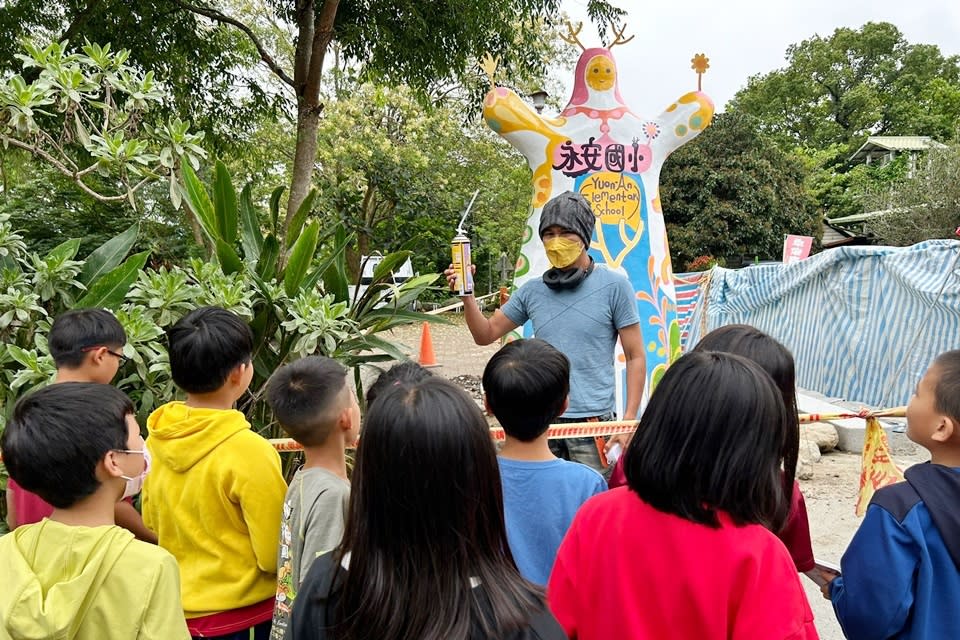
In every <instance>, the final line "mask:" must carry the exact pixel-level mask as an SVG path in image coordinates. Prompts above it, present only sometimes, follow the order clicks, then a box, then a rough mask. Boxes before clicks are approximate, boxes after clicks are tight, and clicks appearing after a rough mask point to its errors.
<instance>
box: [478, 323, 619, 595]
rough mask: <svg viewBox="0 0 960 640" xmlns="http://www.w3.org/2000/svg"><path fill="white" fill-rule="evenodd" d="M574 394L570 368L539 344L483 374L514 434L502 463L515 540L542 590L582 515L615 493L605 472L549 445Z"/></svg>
mask: <svg viewBox="0 0 960 640" xmlns="http://www.w3.org/2000/svg"><path fill="white" fill-rule="evenodd" d="M569 390H570V361H569V360H568V359H567V357H566V356H565V355H563V354H562V353H561V352H560V351H558V350H557V349H556V348H554V347H553V346H551V345H550V344H549V343H547V342H544V341H543V340H538V339H536V338H532V339H529V340H514V341H513V342H509V343H507V344H506V345H504V346H503V347H502V348H501V349H500V350H499V351H497V352H496V353H495V354H493V357H491V358H490V361H489V362H488V363H487V366H486V368H485V369H484V371H483V391H484V401H485V403H486V406H487V409H488V410H489V411H490V412H491V413H493V415H494V416H496V418H497V421H498V422H499V423H500V426H502V427H503V430H504V433H505V434H506V442H505V443H504V445H503V448H502V449H501V450H500V454H499V456H498V458H497V461H498V462H499V464H500V476H501V479H502V482H503V505H504V515H505V518H506V523H507V539H508V540H509V541H510V550H511V551H512V552H513V557H514V559H515V560H516V562H517V567H518V568H519V569H520V574H521V575H522V576H523V577H525V578H526V579H528V580H530V581H531V582H535V583H536V584H539V585H545V584H546V583H547V579H548V578H549V577H550V569H551V567H553V560H554V558H555V557H556V555H557V549H558V548H559V546H560V541H561V540H563V536H564V534H565V533H566V532H567V529H568V528H569V527H570V523H571V522H572V521H573V516H574V515H575V514H576V512H577V509H579V508H580V505H582V504H583V503H584V502H586V500H587V499H588V498H590V497H591V496H594V495H596V494H598V493H600V492H602V491H604V490H605V489H606V488H607V486H606V482H604V480H603V477H602V476H601V475H600V474H599V473H597V472H596V471H594V470H593V469H591V468H590V467H588V466H586V465H583V464H579V463H576V462H570V461H568V460H561V459H560V458H557V457H556V456H554V455H553V453H552V452H551V451H550V447H549V446H548V445H547V428H548V427H549V426H550V424H551V423H552V422H553V421H554V419H555V418H556V417H557V416H559V415H561V414H562V413H563V412H564V411H565V410H566V408H567V402H568V400H567V394H568V392H569Z"/></svg>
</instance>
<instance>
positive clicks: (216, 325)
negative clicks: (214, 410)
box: [167, 307, 253, 393]
mask: <svg viewBox="0 0 960 640" xmlns="http://www.w3.org/2000/svg"><path fill="white" fill-rule="evenodd" d="M167 343H168V350H169V353H170V373H171V375H172V377H173V381H174V383H176V385H177V386H178V387H180V388H181V389H183V390H184V391H186V392H187V393H210V392H211V391H216V390H217V389H219V388H220V387H222V386H223V384H224V383H225V382H226V381H227V376H229V375H230V372H231V371H233V370H234V369H235V368H236V367H237V366H238V365H241V364H246V363H248V362H250V356H251V354H252V353H253V333H252V332H251V331H250V327H248V326H247V323H246V322H244V321H243V319H241V318H240V316H238V315H237V314H235V313H232V312H230V311H227V310H226V309H221V308H220V307H200V308H199V309H196V310H194V311H191V312H190V313H188V314H187V315H185V316H184V317H182V318H180V320H178V321H177V323H176V324H175V325H173V326H172V327H170V328H169V329H168V330H167Z"/></svg>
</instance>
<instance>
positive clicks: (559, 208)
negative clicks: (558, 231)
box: [540, 191, 597, 248]
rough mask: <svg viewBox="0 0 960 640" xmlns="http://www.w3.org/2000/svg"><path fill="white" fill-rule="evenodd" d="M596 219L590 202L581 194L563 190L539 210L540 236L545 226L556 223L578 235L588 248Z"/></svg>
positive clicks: (545, 228)
mask: <svg viewBox="0 0 960 640" xmlns="http://www.w3.org/2000/svg"><path fill="white" fill-rule="evenodd" d="M596 220H597V219H596V216H594V214H593V210H592V209H591V208H590V203H588V202H587V201H586V199H585V198H584V197H583V196H581V195H580V194H579V193H574V192H573V191H564V192H563V193H561V194H560V195H558V196H556V197H555V198H553V199H552V200H550V202H548V203H547V204H546V206H544V207H543V211H541V212H540V237H541V238H542V237H543V232H544V231H546V230H547V227H552V226H553V225H557V226H560V227H563V228H564V229H569V230H570V231H572V232H574V233H575V234H577V235H578V236H580V239H581V240H583V246H584V247H587V248H590V238H591V237H592V236H593V227H594V225H595V224H596Z"/></svg>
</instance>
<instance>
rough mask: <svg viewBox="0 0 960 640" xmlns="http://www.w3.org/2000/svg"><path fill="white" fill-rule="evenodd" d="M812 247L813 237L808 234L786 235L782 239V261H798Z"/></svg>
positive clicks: (787, 262)
mask: <svg viewBox="0 0 960 640" xmlns="http://www.w3.org/2000/svg"><path fill="white" fill-rule="evenodd" d="M811 247H813V238H812V237H810V236H792V235H788V236H787V237H785V238H784V239H783V262H784V263H785V264H790V263H791V262H800V261H801V260H803V259H804V258H806V257H807V256H809V255H810V249H811Z"/></svg>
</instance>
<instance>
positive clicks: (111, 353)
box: [7, 309, 157, 544]
mask: <svg viewBox="0 0 960 640" xmlns="http://www.w3.org/2000/svg"><path fill="white" fill-rule="evenodd" d="M126 342H127V334H126V332H124V330H123V326H121V324H120V322H119V321H118V320H117V319H116V317H114V315H113V314H112V313H110V312H109V311H107V310H105V309H75V310H73V311H67V312H65V313H63V314H61V315H59V316H57V318H56V319H55V320H54V321H53V326H52V327H51V328H50V333H49V335H48V336H47V346H48V348H49V350H50V355H51V356H52V357H53V361H54V363H55V364H56V365H57V375H56V378H55V380H54V382H56V383H61V382H96V383H99V384H109V383H110V381H111V380H113V378H114V377H115V376H116V375H117V371H118V370H119V369H120V367H121V366H123V363H124V362H126V360H127V358H126V356H124V355H123V347H124V345H125V344H126ZM131 497H132V496H131ZM115 511H116V513H115V518H116V522H117V524H118V525H120V526H121V527H123V528H124V529H127V530H128V531H130V532H131V533H132V534H133V535H135V536H137V538H138V539H140V540H143V541H144V542H152V543H154V544H156V542H157V536H156V535H155V534H154V533H153V532H152V531H150V530H149V529H148V528H147V527H146V525H144V524H143V518H141V517H140V513H139V512H138V511H137V509H136V508H135V507H134V506H133V503H132V501H128V500H121V501H120V502H118V503H117V505H116V507H115ZM52 512H53V506H52V505H50V504H49V503H47V502H46V501H45V500H43V499H42V498H41V497H40V496H38V495H36V494H34V493H32V492H30V491H26V490H25V489H23V487H21V486H19V485H18V484H17V482H16V481H10V482H8V484H7V524H9V525H10V528H11V529H16V528H17V527H19V526H21V525H24V524H33V523H34V522H40V521H41V520H43V519H44V518H46V517H47V516H49V515H50V514H51V513H52Z"/></svg>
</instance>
